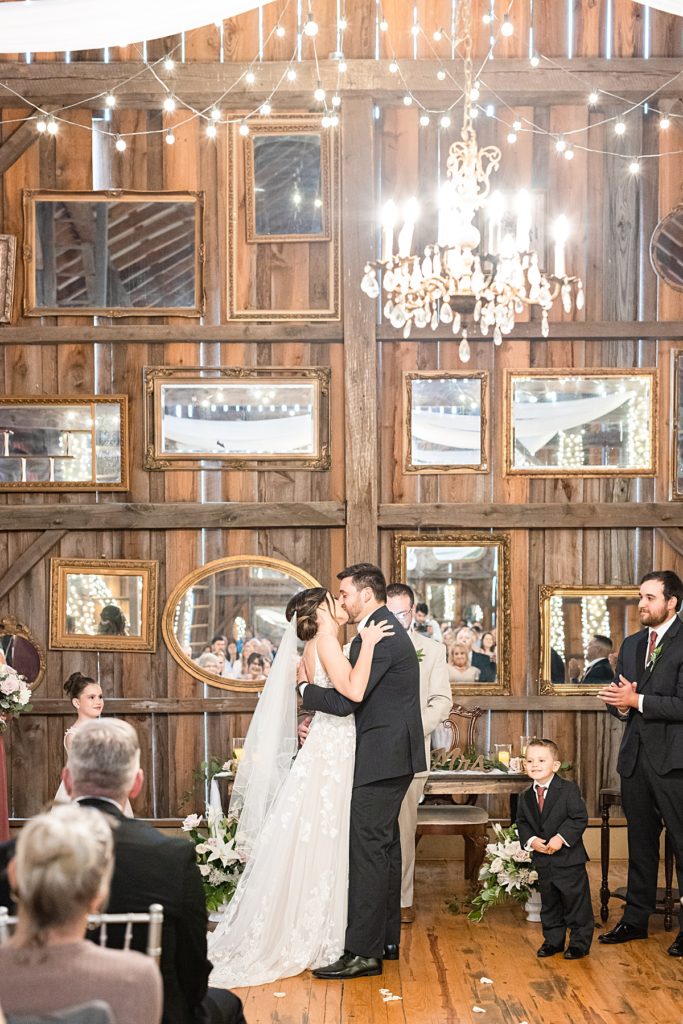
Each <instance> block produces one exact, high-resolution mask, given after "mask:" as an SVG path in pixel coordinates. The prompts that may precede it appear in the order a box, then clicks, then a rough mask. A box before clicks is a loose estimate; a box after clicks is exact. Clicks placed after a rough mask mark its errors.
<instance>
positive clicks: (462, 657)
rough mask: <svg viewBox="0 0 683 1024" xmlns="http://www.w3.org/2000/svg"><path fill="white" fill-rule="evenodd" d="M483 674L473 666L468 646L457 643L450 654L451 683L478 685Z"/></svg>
mask: <svg viewBox="0 0 683 1024" xmlns="http://www.w3.org/2000/svg"><path fill="white" fill-rule="evenodd" d="M480 675H481V672H480V671H479V669H478V668H475V666H474V665H473V664H472V654H471V652H470V651H469V649H468V647H467V645H466V644H461V643H459V642H458V641H456V642H455V643H454V644H453V645H452V646H451V649H450V651H449V652H448V681H449V683H476V682H478V681H479V676H480Z"/></svg>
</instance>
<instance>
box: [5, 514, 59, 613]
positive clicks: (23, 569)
mask: <svg viewBox="0 0 683 1024" xmlns="http://www.w3.org/2000/svg"><path fill="white" fill-rule="evenodd" d="M7 511H8V513H10V511H11V510H10V509H8V510H7ZM14 514H15V515H16V512H15V513H14ZM65 533H66V530H46V531H45V533H43V534H42V535H41V536H40V537H38V539H37V540H35V541H34V542H33V544H31V546H30V547H29V548H27V549H26V551H24V553H23V555H21V556H20V557H19V558H18V559H17V560H16V561H15V562H13V563H12V565H11V566H10V567H9V569H8V570H7V572H6V573H4V574H3V576H2V579H0V597H4V596H5V594H8V593H9V592H10V590H12V588H13V587H15V586H16V585H17V583H18V582H19V580H21V579H23V578H24V576H26V574H27V573H28V572H30V571H31V569H32V568H33V566H34V565H37V563H38V562H40V560H41V559H42V558H44V557H45V555H46V554H47V553H48V551H51V550H52V548H53V547H54V546H55V544H59V542H60V540H61V539H62V537H63V536H64V534H65Z"/></svg>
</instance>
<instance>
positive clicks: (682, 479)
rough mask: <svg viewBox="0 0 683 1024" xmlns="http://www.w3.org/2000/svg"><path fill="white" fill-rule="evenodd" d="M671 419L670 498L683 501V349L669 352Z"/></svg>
mask: <svg viewBox="0 0 683 1024" xmlns="http://www.w3.org/2000/svg"><path fill="white" fill-rule="evenodd" d="M671 374H672V380H673V421H672V429H671V499H672V501H683V349H675V350H674V351H673V352H672V353H671Z"/></svg>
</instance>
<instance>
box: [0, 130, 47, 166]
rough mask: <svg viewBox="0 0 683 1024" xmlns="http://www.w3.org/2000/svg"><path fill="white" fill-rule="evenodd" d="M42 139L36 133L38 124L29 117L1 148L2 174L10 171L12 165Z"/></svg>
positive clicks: (0, 162)
mask: <svg viewBox="0 0 683 1024" xmlns="http://www.w3.org/2000/svg"><path fill="white" fill-rule="evenodd" d="M39 138H40V136H39V134H38V132H37V131H36V123H35V121H34V119H33V118H32V117H27V118H26V120H25V121H23V122H22V123H21V124H20V125H19V127H18V128H15V130H14V131H13V132H12V134H11V135H10V137H9V138H8V139H7V141H6V142H3V144H2V145H1V146H0V174H4V173H5V171H7V170H9V168H10V167H11V166H12V164H14V163H16V161H17V160H18V159H19V157H20V156H22V155H23V154H24V153H25V152H26V150H27V149H30V148H31V146H32V145H33V143H34V142H37V141H38V139H39Z"/></svg>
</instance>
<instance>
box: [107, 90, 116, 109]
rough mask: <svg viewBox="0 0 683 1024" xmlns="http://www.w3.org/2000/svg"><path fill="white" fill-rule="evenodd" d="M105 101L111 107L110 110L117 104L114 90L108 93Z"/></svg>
mask: <svg viewBox="0 0 683 1024" xmlns="http://www.w3.org/2000/svg"><path fill="white" fill-rule="evenodd" d="M104 102H105V103H106V104H107V106H108V107H109V109H110V110H111V108H112V107H115V106H116V96H114V93H113V92H108V93H107V95H106V96H105V97H104Z"/></svg>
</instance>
